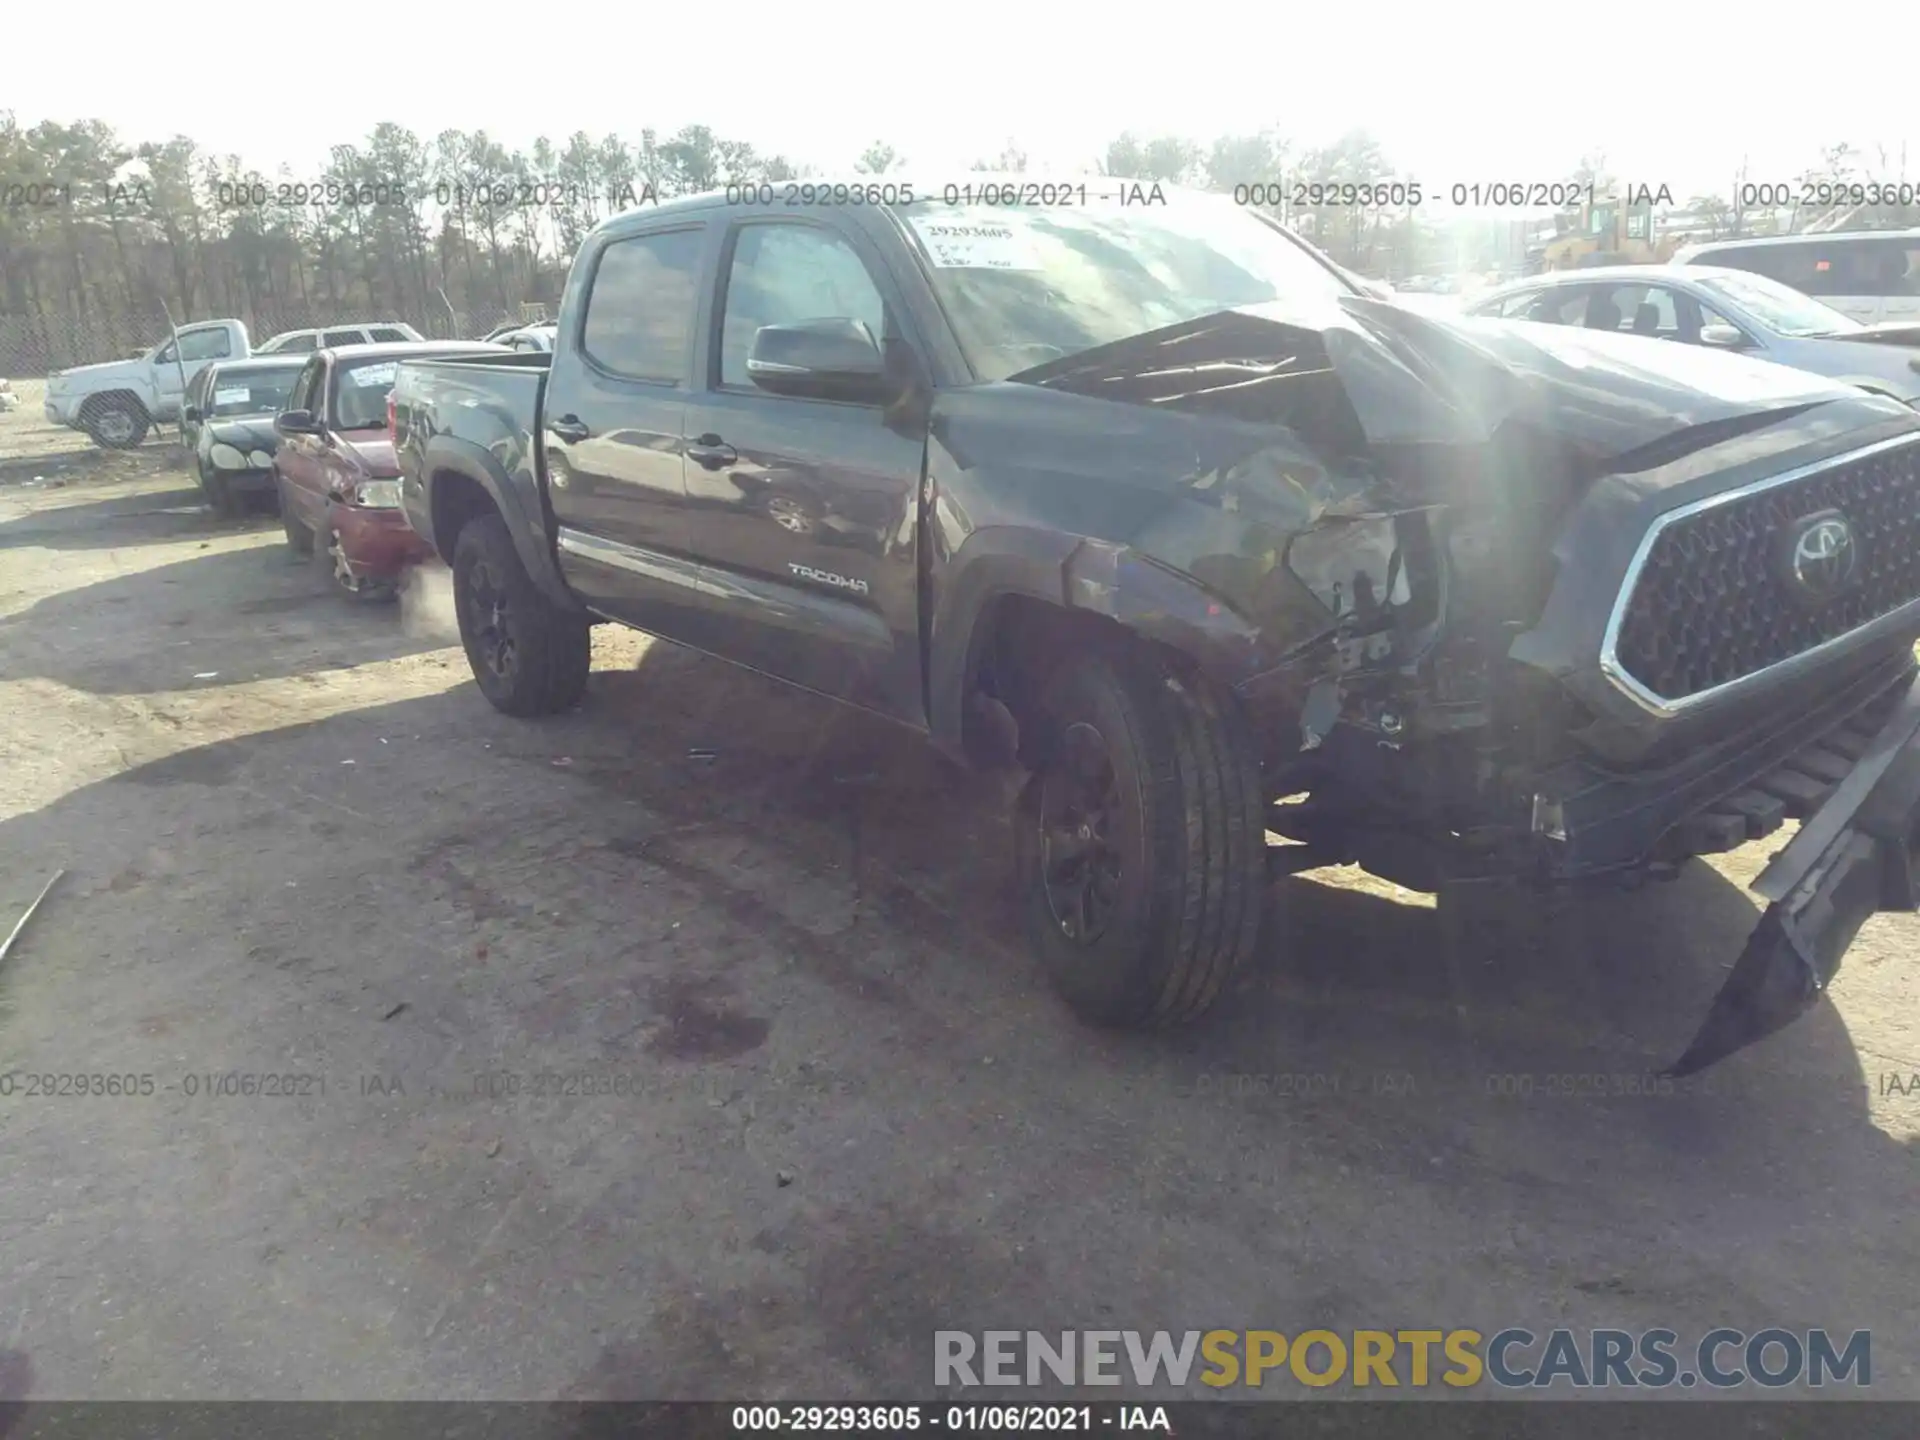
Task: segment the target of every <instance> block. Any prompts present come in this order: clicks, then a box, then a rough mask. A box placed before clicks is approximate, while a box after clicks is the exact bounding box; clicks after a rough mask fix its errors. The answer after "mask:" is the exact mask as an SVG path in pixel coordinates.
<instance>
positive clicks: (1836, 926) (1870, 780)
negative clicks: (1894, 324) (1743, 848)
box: [1670, 678, 1920, 1075]
mask: <svg viewBox="0 0 1920 1440" xmlns="http://www.w3.org/2000/svg"><path fill="white" fill-rule="evenodd" d="M1916 849H1920V678H1915V679H1914V680H1912V681H1911V682H1910V683H1909V684H1908V686H1907V688H1906V690H1905V693H1904V694H1902V695H1901V696H1900V697H1899V699H1898V701H1897V703H1895V704H1894V706H1893V708H1892V712H1891V714H1889V715H1888V716H1887V718H1886V720H1885V721H1884V722H1883V723H1882V725H1881V726H1880V728H1879V730H1878V732H1877V733H1876V734H1875V735H1874V737H1873V739H1872V741H1871V742H1870V743H1869V744H1868V745H1867V746H1866V747H1865V749H1864V751H1863V752H1862V753H1861V754H1860V756H1859V758H1858V759H1857V760H1856V761H1855V762H1854V765H1853V768H1852V769H1851V770H1850V771H1849V772H1848V773H1847V774H1846V775H1845V776H1844V777H1842V778H1840V779H1839V780H1837V781H1836V782H1835V783H1834V784H1833V786H1832V788H1831V790H1830V791H1828V792H1826V798H1825V799H1824V800H1822V801H1821V802H1820V803H1819V806H1818V808H1817V809H1815V810H1813V812H1812V813H1811V814H1810V815H1809V816H1808V817H1807V818H1806V820H1805V821H1804V822H1803V823H1802V824H1801V827H1800V831H1799V833H1798V834H1797V835H1795V836H1794V838H1793V839H1792V841H1790V842H1789V843H1788V844H1787V846H1786V847H1785V848H1784V849H1782V850H1781V851H1780V853H1779V854H1777V855H1775V856H1774V857H1773V860H1772V862H1771V863H1770V864H1769V865H1768V866H1767V868H1766V869H1765V870H1764V871H1762V872H1761V874H1760V877H1759V879H1757V880H1755V881H1754V883H1753V889H1754V890H1755V891H1757V892H1758V893H1759V894H1760V895H1762V896H1763V897H1764V898H1766V899H1767V900H1769V901H1771V902H1772V903H1771V904H1770V905H1769V906H1768V908H1767V911H1766V914H1765V915H1763V916H1762V917H1761V920H1760V923H1759V925H1758V926H1756V927H1755V929H1754V932H1753V934H1752V936H1751V937H1750V938H1749V939H1748V941H1747V945H1746V949H1745V950H1743V951H1742V952H1741V955H1740V959H1739V962H1738V963H1737V964H1736V965H1735V966H1734V969H1733V974H1732V975H1731V976H1730V977H1729V978H1728V980H1727V983H1726V985H1725V986H1724V987H1723V988H1722V989H1721V991H1720V993H1719V995H1718V996H1716V997H1715V999H1714V1002H1713V1006H1712V1008H1711V1009H1710V1010H1709V1011H1708V1012H1707V1018H1706V1020H1705V1022H1704V1023H1703V1024H1702V1025H1701V1027H1700V1030H1699V1033H1698V1034H1696V1035H1695V1036H1694V1038H1693V1041H1692V1043H1691V1044H1690V1045H1688V1047H1687V1049H1686V1052H1685V1053H1684V1054H1682V1055H1681V1057H1680V1059H1679V1060H1677V1061H1676V1062H1674V1065H1673V1067H1672V1070H1671V1072H1670V1073H1672V1074H1674V1075H1691V1074H1693V1073H1695V1072H1696V1071H1699V1070H1703V1069H1705V1068H1706V1067H1707V1066H1709V1065H1712V1064H1714V1063H1715V1062H1716V1061H1719V1060H1723V1059H1725V1058H1726V1057H1727V1056H1728V1055H1731V1054H1732V1053H1733V1052H1734V1051H1736V1050H1739V1049H1741V1048H1742V1047H1744V1046H1747V1045H1751V1044H1752V1043H1753V1042H1754V1041H1756V1040H1759V1039H1762V1038H1764V1037H1765V1036H1767V1035H1771V1034H1772V1033H1774V1032H1775V1031H1776V1030H1779V1029H1781V1028H1782V1027H1783V1026H1785V1025H1787V1024H1789V1023H1790V1022H1792V1021H1793V1020H1794V1019H1796V1018H1798V1017H1799V1016H1800V1015H1801V1014H1803V1013H1804V1012H1805V1011H1807V1010H1808V1009H1810V1008H1811V1007H1812V1006H1813V1005H1814V1004H1815V1003H1816V1002H1817V1001H1818V1000H1819V999H1820V997H1821V995H1823V994H1824V993H1825V992H1826V989H1827V986H1828V985H1829V984H1830V983H1832V980H1833V977H1834V974H1835V973H1836V972H1837V971H1838V970H1839V968H1840V962H1841V960H1842V959H1843V958H1844V957H1845V955H1846V953H1847V949H1848V947H1850V946H1851V945H1852V944H1853V940H1854V937H1855V936H1856V935H1858V934H1859V933H1860V927H1861V926H1862V925H1864V924H1866V922H1867V920H1868V919H1869V918H1870V917H1871V916H1873V915H1874V914H1875V913H1876V912H1877V911H1881V910H1900V911H1912V910H1914V909H1916V908H1920V876H1917V875H1916V873H1915V858H1916V856H1915V852H1916Z"/></svg>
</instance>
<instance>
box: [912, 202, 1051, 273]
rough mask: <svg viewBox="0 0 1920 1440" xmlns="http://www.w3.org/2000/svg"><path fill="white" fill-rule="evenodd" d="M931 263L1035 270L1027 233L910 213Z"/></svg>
mask: <svg viewBox="0 0 1920 1440" xmlns="http://www.w3.org/2000/svg"><path fill="white" fill-rule="evenodd" d="M911 219H912V224H913V228H914V230H915V231H916V232H917V233H918V234H919V236H920V240H921V243H922V244H924V245H925V246H926V247H927V253H928V254H929V255H931V256H932V257H933V263H934V264H935V265H938V266H939V267H940V268H941V269H942V270H1038V269H1039V268H1040V262H1039V261H1037V260H1036V259H1034V257H1033V251H1032V249H1031V247H1030V246H1029V245H1028V244H1027V237H1026V236H1025V235H1022V234H1020V233H1019V232H1018V231H1017V230H1015V229H1014V227H1013V226H1011V225H1003V224H999V223H997V222H992V221H988V222H981V221H956V220H939V219H935V218H934V217H932V216H928V215H915V216H912V217H911Z"/></svg>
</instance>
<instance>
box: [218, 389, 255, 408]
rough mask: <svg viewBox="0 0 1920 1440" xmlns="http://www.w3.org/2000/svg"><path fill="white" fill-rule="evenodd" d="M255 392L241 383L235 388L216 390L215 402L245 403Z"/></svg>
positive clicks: (226, 403) (225, 403)
mask: <svg viewBox="0 0 1920 1440" xmlns="http://www.w3.org/2000/svg"><path fill="white" fill-rule="evenodd" d="M252 395H253V392H252V391H251V390H249V389H247V387H246V386H244V385H241V386H239V387H238V388H236V389H233V390H215V391H214V392H213V403H214V404H216V405H244V404H246V403H247V401H248V400H249V399H250V398H252Z"/></svg>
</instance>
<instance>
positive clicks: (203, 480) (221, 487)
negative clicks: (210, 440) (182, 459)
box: [199, 461, 244, 520]
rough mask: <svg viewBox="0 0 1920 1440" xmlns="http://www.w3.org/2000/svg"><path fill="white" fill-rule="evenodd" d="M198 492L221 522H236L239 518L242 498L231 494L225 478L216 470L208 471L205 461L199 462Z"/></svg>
mask: <svg viewBox="0 0 1920 1440" xmlns="http://www.w3.org/2000/svg"><path fill="white" fill-rule="evenodd" d="M199 469H200V490H201V492H202V493H203V494H204V495H205V496H206V497H207V504H208V505H209V506H210V507H211V508H212V510H213V513H214V514H215V515H218V516H219V517H220V518H221V519H222V520H236V519H238V518H239V517H240V514H241V511H242V510H243V508H244V507H243V505H242V503H241V499H242V497H240V496H238V495H236V494H234V493H233V491H232V489H231V488H230V487H229V486H228V485H227V480H226V477H225V476H224V475H222V474H220V472H219V471H217V470H211V471H210V470H208V469H207V466H206V462H205V461H201V462H199Z"/></svg>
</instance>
